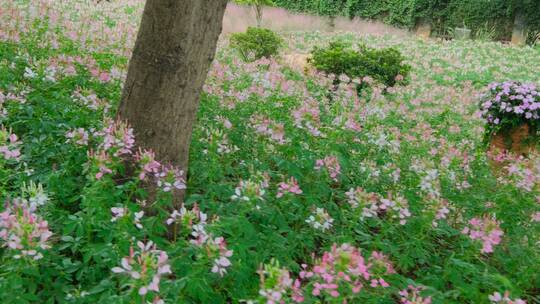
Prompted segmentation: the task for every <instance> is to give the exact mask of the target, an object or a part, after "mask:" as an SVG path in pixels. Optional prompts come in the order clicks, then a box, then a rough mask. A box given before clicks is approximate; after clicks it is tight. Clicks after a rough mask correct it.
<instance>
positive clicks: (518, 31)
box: [512, 12, 527, 46]
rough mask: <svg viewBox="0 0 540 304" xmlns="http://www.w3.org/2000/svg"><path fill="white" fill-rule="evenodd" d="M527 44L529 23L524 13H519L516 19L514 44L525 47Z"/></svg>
mask: <svg viewBox="0 0 540 304" xmlns="http://www.w3.org/2000/svg"><path fill="white" fill-rule="evenodd" d="M526 42H527V22H526V21H525V16H524V15H523V13H522V12H518V13H517V14H516V17H515V19H514V29H513V31H512V44H513V45H518V46H523V45H525V43H526Z"/></svg>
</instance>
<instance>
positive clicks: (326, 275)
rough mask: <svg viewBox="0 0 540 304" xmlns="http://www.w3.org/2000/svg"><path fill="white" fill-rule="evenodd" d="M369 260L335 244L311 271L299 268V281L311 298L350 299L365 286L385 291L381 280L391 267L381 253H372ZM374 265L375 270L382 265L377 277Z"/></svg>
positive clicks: (344, 246) (391, 270) (386, 285)
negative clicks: (308, 291) (303, 283)
mask: <svg viewBox="0 0 540 304" xmlns="http://www.w3.org/2000/svg"><path fill="white" fill-rule="evenodd" d="M372 257H373V258H372V259H370V261H369V262H367V261H366V259H365V258H364V257H363V256H362V254H361V253H360V250H359V249H357V248H355V247H353V246H351V245H349V244H343V245H341V246H339V247H338V246H337V245H335V244H334V245H333V246H332V249H331V250H330V251H328V252H325V253H324V254H323V256H322V259H321V261H320V262H319V263H318V264H316V265H315V266H313V268H312V269H311V270H308V268H307V265H305V264H304V265H302V268H303V270H302V271H301V272H300V280H302V281H304V282H305V283H306V287H307V286H309V287H307V288H310V289H311V292H310V293H311V295H313V296H316V297H322V298H327V297H330V298H338V297H340V296H342V298H344V299H345V298H350V297H352V296H353V295H355V294H358V293H359V292H360V291H361V290H362V289H363V288H367V287H368V286H370V287H371V288H386V287H388V286H389V284H388V283H387V282H386V281H385V280H384V278H383V276H386V275H388V274H391V273H393V267H392V266H391V264H390V263H389V262H388V261H387V260H386V257H384V256H383V255H382V254H380V253H372ZM375 263H376V264H377V266H375V267H379V266H381V265H382V268H380V269H379V270H377V274H375V273H373V270H374V269H375V267H374V264H375ZM368 283H369V284H368ZM307 288H306V289H307ZM297 302H301V301H297Z"/></svg>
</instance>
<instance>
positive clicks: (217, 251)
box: [206, 237, 233, 277]
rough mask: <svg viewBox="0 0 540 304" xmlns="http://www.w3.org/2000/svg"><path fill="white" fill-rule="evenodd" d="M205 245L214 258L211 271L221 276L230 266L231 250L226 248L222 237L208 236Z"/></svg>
mask: <svg viewBox="0 0 540 304" xmlns="http://www.w3.org/2000/svg"><path fill="white" fill-rule="evenodd" d="M206 246H207V249H208V252H210V255H211V256H212V257H213V258H214V262H213V266H212V272H213V273H217V274H219V275H220V276H222V277H223V276H224V275H225V273H227V268H229V267H230V266H231V261H230V260H229V258H230V257H231V256H232V255H233V251H232V250H229V249H227V243H226V242H225V239H224V238H223V237H216V238H209V239H208V241H207V242H206Z"/></svg>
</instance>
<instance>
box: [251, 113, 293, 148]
mask: <svg viewBox="0 0 540 304" xmlns="http://www.w3.org/2000/svg"><path fill="white" fill-rule="evenodd" d="M251 123H252V124H253V128H254V129H255V132H257V133H258V134H261V135H265V136H268V137H270V139H271V140H273V141H275V142H276V143H277V144H280V145H283V144H285V143H287V140H286V139H285V126H284V125H283V124H282V123H277V122H274V121H273V120H271V119H268V118H264V117H261V116H258V115H256V116H253V117H252V118H251Z"/></svg>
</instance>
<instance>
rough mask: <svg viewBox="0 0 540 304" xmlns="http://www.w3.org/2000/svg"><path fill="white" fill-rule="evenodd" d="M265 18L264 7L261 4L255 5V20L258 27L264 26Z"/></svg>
mask: <svg viewBox="0 0 540 304" xmlns="http://www.w3.org/2000/svg"><path fill="white" fill-rule="evenodd" d="M262 18H263V6H262V5H261V4H255V19H257V27H261V26H262Z"/></svg>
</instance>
